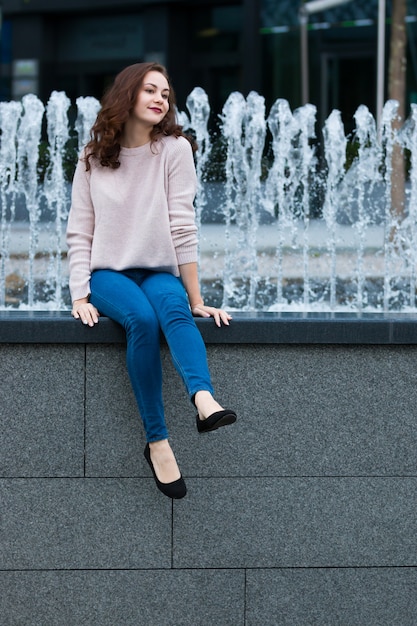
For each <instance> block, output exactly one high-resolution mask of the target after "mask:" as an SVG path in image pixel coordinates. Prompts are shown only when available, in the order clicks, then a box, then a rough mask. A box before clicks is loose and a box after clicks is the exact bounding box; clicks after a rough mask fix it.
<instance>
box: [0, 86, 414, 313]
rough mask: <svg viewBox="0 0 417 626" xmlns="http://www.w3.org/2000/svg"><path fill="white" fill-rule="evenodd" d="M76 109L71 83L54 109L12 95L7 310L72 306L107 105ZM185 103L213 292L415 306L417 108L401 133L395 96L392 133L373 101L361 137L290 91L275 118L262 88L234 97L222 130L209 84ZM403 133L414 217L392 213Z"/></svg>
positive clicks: (6, 165)
mask: <svg viewBox="0 0 417 626" xmlns="http://www.w3.org/2000/svg"><path fill="white" fill-rule="evenodd" d="M75 104H76V106H75V107H74V109H72V106H71V102H70V101H69V99H68V98H67V97H66V95H65V94H64V93H62V92H53V93H52V95H51V97H50V100H49V102H48V103H47V106H46V107H44V105H43V104H42V103H41V102H40V101H39V100H38V98H37V97H36V96H33V95H28V96H25V97H24V98H23V100H22V102H7V103H5V102H3V103H0V129H1V141H0V202H1V225H0V227H1V230H0V245H1V257H0V308H3V309H4V308H10V307H18V308H20V309H22V308H29V309H43V310H46V309H56V310H60V309H64V308H67V307H68V306H69V295H68V290H67V265H66V248H65V240H64V236H63V234H64V230H65V224H66V218H67V215H68V209H69V203H70V187H71V184H70V180H71V175H72V171H73V167H74V163H75V160H76V157H77V154H78V153H79V151H80V150H81V148H82V146H83V145H85V142H86V141H87V139H88V134H89V129H90V127H91V125H92V123H93V121H94V119H95V116H96V114H97V111H98V109H99V103H98V101H97V100H95V99H94V98H82V97H80V98H78V99H77V101H76V103H75ZM186 105H187V111H188V112H179V113H178V118H179V121H180V123H181V124H183V126H184V128H185V129H192V131H193V132H194V134H195V136H196V138H197V142H198V144H199V148H200V149H199V151H198V152H197V156H196V159H197V160H196V167H197V174H198V179H199V186H198V193H197V197H196V203H195V205H196V214H197V222H198V226H199V229H200V240H201V243H200V252H199V253H200V275H201V279H202V287H203V292H204V293H205V294H209V295H210V297H211V299H212V300H213V298H214V300H215V301H216V302H217V304H221V303H223V305H224V306H225V307H227V308H229V309H238V310H243V311H245V310H246V311H256V310H263V311H268V310H269V311H286V310H289V311H297V310H302V311H311V310H330V311H338V310H345V311H346V310H348V311H359V312H360V311H389V310H393V309H394V310H402V311H404V310H414V309H415V306H416V300H415V298H416V282H417V276H416V260H417V259H416V254H417V246H416V243H417V215H416V211H417V145H416V143H417V124H416V121H417V107H416V105H412V110H411V114H410V117H409V119H408V120H407V121H406V123H405V124H404V126H403V128H402V130H401V132H400V133H398V134H394V133H393V131H392V122H393V120H394V119H395V117H396V115H397V108H398V107H397V103H396V102H394V101H389V102H387V103H386V105H385V107H384V112H383V116H382V124H381V128H380V129H376V125H375V121H374V119H373V117H372V115H371V114H370V112H369V111H368V109H367V108H366V107H365V106H363V105H361V106H360V107H359V108H358V110H357V111H356V113H355V124H356V129H355V132H354V134H353V136H351V137H346V136H345V131H344V127H343V123H342V120H341V115H340V112H338V111H333V112H332V113H331V114H330V115H329V117H328V118H327V120H326V122H325V124H324V127H323V129H321V131H320V132H318V129H317V128H316V109H315V107H314V106H312V105H309V104H308V105H305V106H303V107H300V108H299V109H297V110H295V111H293V112H292V111H291V110H290V107H289V105H288V102H286V101H285V100H282V99H279V100H277V101H276V102H275V103H274V105H273V106H272V107H271V109H270V111H269V113H268V114H267V115H266V112H265V102H264V99H263V98H262V96H260V95H259V94H257V93H255V92H251V93H250V94H249V95H248V97H247V98H246V99H245V98H244V97H243V95H242V94H240V93H237V92H235V93H232V94H230V96H229V98H228V99H227V101H226V103H225V105H224V107H223V111H222V114H221V115H220V120H219V128H220V131H221V134H218V135H215V136H214V135H211V134H210V133H209V130H208V126H209V118H210V106H209V102H208V98H207V95H206V94H205V92H204V91H203V90H202V89H201V88H195V89H194V90H193V92H192V93H191V94H190V95H189V97H188V98H187V102H186ZM70 113H71V115H70ZM70 116H71V117H73V118H74V119H75V122H74V124H73V125H72V126H71V125H70V123H69V118H70ZM43 124H45V128H46V137H47V142H46V141H42V140H41V137H42V129H43ZM44 134H45V132H44ZM396 142H397V143H400V145H401V146H402V148H403V149H404V150H405V151H406V154H407V155H408V156H409V158H408V163H409V167H408V181H407V185H406V190H405V193H406V202H405V211H404V215H403V216H401V219H400V218H399V216H398V215H395V214H393V212H392V211H391V185H392V180H391V173H392V172H391V155H392V150H393V147H394V145H395V143H396ZM347 151H348V156H347ZM219 153H220V154H222V159H221V162H220V163H218V164H216V163H215V162H214V157H213V154H219ZM213 171H214V172H215V174H214V176H213ZM209 172H210V173H209Z"/></svg>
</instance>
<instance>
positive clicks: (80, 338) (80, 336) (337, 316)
mask: <svg viewBox="0 0 417 626" xmlns="http://www.w3.org/2000/svg"><path fill="white" fill-rule="evenodd" d="M233 318H234V319H233V322H232V324H231V325H230V327H224V328H221V329H219V328H217V326H216V325H215V324H214V322H213V320H207V319H202V318H196V323H197V326H198V328H199V329H200V331H201V334H202V336H203V339H204V341H205V342H206V343H207V344H382V345H390V344H391V345H395V344H417V313H394V312H393V313H362V314H358V313H325V312H320V313H319V312H317V313H311V312H310V313H291V312H283V313H263V312H262V313H261V312H258V313H256V312H255V313H253V312H247V313H246V312H236V313H234V314H233ZM124 342H125V335H124V331H123V330H122V328H121V327H120V326H119V325H118V324H116V323H115V322H113V321H112V320H110V319H108V318H106V317H103V318H101V320H100V323H99V324H98V325H97V326H95V327H94V328H89V327H85V326H82V324H80V323H77V322H75V321H74V320H73V318H72V317H71V314H70V312H69V311H16V310H8V311H0V343H29V344H30V343H63V344H65V343H67V344H68V343H74V344H99V343H124Z"/></svg>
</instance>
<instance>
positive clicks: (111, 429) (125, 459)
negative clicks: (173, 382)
mask: <svg viewBox="0 0 417 626" xmlns="http://www.w3.org/2000/svg"><path fill="white" fill-rule="evenodd" d="M125 355H126V349H125V347H124V346H123V345H115V346H113V345H104V346H100V345H99V346H88V347H87V366H86V475H87V476H148V475H149V468H148V469H147V470H146V468H145V466H146V461H144V459H143V448H144V446H145V435H144V431H143V426H142V420H141V418H140V415H139V412H138V409H137V406H136V402H135V398H134V396H133V392H132V389H131V386H130V382H129V377H128V374H127V370H126V356H125Z"/></svg>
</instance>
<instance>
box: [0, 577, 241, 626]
mask: <svg viewBox="0 0 417 626" xmlns="http://www.w3.org/2000/svg"><path fill="white" fill-rule="evenodd" d="M0 586H1V589H2V593H1V595H0V611H1V616H2V617H1V623H2V626H17V624H22V625H23V624H25V625H28V624H30V626H47V625H48V626H49V625H52V624H53V626H81V625H82V624H85V625H87V624H88V626H190V625H192V626H219V624H221V626H237V625H238V624H243V623H244V572H242V571H235V570H233V571H231V570H222V571H206V572H203V571H174V570H171V571H160V570H156V571H112V572H108V571H91V572H86V571H82V572H18V573H17V572H1V573H0Z"/></svg>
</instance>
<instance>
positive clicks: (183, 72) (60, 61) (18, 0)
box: [0, 0, 417, 126]
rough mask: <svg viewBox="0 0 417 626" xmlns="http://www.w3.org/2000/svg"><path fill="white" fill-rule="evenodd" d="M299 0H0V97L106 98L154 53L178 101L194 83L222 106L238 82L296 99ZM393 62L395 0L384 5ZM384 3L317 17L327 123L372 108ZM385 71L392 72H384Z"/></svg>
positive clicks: (313, 97)
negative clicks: (337, 113)
mask: <svg viewBox="0 0 417 626" xmlns="http://www.w3.org/2000/svg"><path fill="white" fill-rule="evenodd" d="M300 4H301V1H300V2H298V1H294V0H118V1H117V2H116V1H115V0H3V2H2V7H3V8H2V14H3V20H2V33H1V72H0V86H1V90H0V99H2V100H9V99H18V98H20V97H22V96H23V95H24V94H25V93H28V92H31V93H36V94H37V95H38V96H39V97H40V98H41V99H42V100H43V101H47V99H48V98H49V95H50V93H51V91H53V90H58V91H61V90H62V91H65V92H66V93H67V95H68V96H69V97H70V98H71V100H73V101H74V100H75V98H76V97H77V96H80V95H92V96H95V97H97V98H100V97H101V95H102V93H103V90H104V89H105V88H106V86H107V85H108V84H109V83H110V82H111V80H112V79H113V77H114V76H115V74H116V73H117V72H118V71H120V70H121V69H122V68H123V67H125V66H126V65H128V64H130V63H135V62H138V61H146V60H157V61H161V62H162V63H164V64H166V65H167V67H168V70H169V72H170V74H171V76H172V78H173V83H174V86H175V89H176V93H177V99H178V105H179V107H180V108H181V109H183V108H184V107H185V100H186V97H187V95H188V94H189V93H190V92H191V90H192V89H193V88H194V87H195V86H200V87H202V88H203V89H205V91H206V92H207V94H208V96H209V100H210V104H211V107H212V110H213V111H214V112H215V113H216V114H217V113H220V112H221V109H222V106H223V104H224V102H225V101H226V98H227V96H228V95H229V94H230V93H231V92H232V91H241V92H242V93H244V95H247V94H248V93H249V91H250V90H255V91H258V92H259V93H261V94H262V95H264V96H265V98H266V104H267V107H270V106H271V105H272V103H273V102H274V101H275V100H276V99H277V98H285V99H287V100H288V101H289V103H290V106H291V107H292V108H296V107H297V106H300V104H301V103H302V100H301V79H300V65H301V61H300V56H301V55H300V20H299V8H300ZM386 7H387V8H386V13H387V25H386V37H387V38H386V59H388V51H389V30H390V29H389V21H390V14H391V3H390V0H387V4H386ZM407 13H408V18H407V34H408V72H407V76H408V85H407V101H408V103H411V102H414V101H417V78H416V77H417V47H416V41H417V21H416V20H417V0H408V6H407ZM377 17H378V0H353V1H351V2H348V3H347V4H345V5H342V6H339V7H336V8H333V9H328V10H327V11H322V12H320V13H316V14H314V15H312V16H311V17H310V20H309V30H308V45H309V62H308V65H309V74H310V81H309V83H310V89H309V101H310V102H312V103H313V104H315V105H316V106H317V108H318V111H319V115H320V118H321V119H322V120H323V119H324V118H325V117H326V116H327V115H328V114H329V112H330V111H331V110H332V109H333V108H338V109H340V110H341V111H342V113H343V115H344V117H345V121H346V123H347V125H348V126H349V120H351V119H352V116H353V113H354V111H355V110H356V108H357V106H358V105H359V104H366V105H367V106H368V107H369V108H370V110H371V111H372V112H373V113H375V106H376V95H375V94H376V63H377ZM386 73H387V72H386Z"/></svg>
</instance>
